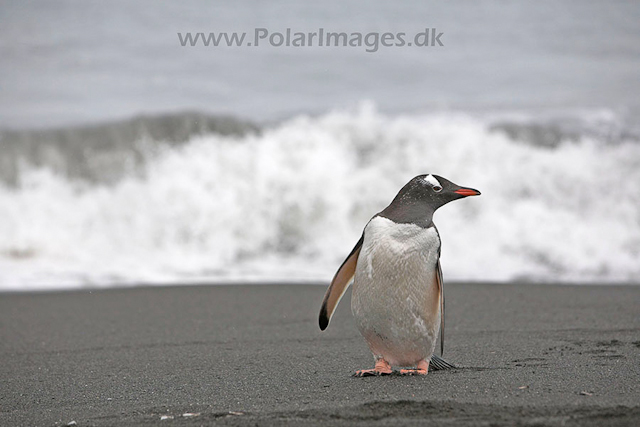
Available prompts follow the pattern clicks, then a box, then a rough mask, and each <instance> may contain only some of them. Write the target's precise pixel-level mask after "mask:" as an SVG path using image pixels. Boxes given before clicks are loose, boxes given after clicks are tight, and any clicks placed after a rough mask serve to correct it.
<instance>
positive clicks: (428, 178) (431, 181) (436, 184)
mask: <svg viewBox="0 0 640 427" xmlns="http://www.w3.org/2000/svg"><path fill="white" fill-rule="evenodd" d="M424 180H425V182H427V183H428V184H429V185H430V186H431V187H442V185H440V183H439V182H438V180H437V179H436V178H435V177H434V176H433V175H431V174H429V175H427V176H425V177H424Z"/></svg>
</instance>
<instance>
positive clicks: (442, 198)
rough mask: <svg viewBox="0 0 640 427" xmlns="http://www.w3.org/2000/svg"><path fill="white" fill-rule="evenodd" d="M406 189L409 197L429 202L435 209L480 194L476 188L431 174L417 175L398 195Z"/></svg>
mask: <svg viewBox="0 0 640 427" xmlns="http://www.w3.org/2000/svg"><path fill="white" fill-rule="evenodd" d="M404 191H406V193H407V196H408V197H409V198H415V199H417V200H419V201H423V202H425V203H427V204H429V205H430V206H431V207H432V208H433V210H434V211H435V210H436V209H438V208H439V207H440V206H443V205H445V204H447V203H449V202H452V201H454V200H458V199H462V198H465V197H468V196H479V195H480V192H479V191H478V190H476V189H473V188H468V187H461V186H459V185H458V184H454V183H453V182H451V181H449V180H448V179H446V178H443V177H441V176H439V175H431V174H426V175H418V176H416V177H415V178H413V179H412V180H411V181H409V182H408V183H407V185H405V186H404V188H403V189H402V190H400V193H398V195H400V194H402V193H403V192H404Z"/></svg>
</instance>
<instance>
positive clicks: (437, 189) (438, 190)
mask: <svg viewBox="0 0 640 427" xmlns="http://www.w3.org/2000/svg"><path fill="white" fill-rule="evenodd" d="M433 191H435V192H436V193H439V192H441V191H442V187H440V186H439V185H434V186H433Z"/></svg>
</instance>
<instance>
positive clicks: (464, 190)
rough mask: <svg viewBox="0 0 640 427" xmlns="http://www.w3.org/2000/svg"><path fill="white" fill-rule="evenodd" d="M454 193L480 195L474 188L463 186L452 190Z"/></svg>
mask: <svg viewBox="0 0 640 427" xmlns="http://www.w3.org/2000/svg"><path fill="white" fill-rule="evenodd" d="M454 193H456V194H460V195H461V196H479V195H480V192H479V191H478V190H474V189H473V188H465V187H462V188H460V189H458V190H456V191H454Z"/></svg>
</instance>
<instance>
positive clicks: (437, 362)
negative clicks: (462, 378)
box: [429, 354, 457, 371]
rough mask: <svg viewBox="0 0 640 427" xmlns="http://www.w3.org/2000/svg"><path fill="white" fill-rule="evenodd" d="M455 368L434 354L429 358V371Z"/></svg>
mask: <svg viewBox="0 0 640 427" xmlns="http://www.w3.org/2000/svg"><path fill="white" fill-rule="evenodd" d="M456 368H457V366H455V365H453V364H451V363H449V362H447V361H446V360H444V359H441V358H440V357H438V356H436V355H435V354H434V355H433V356H431V362H430V363H429V370H430V371H445V370H447V369H456Z"/></svg>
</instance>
